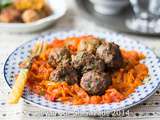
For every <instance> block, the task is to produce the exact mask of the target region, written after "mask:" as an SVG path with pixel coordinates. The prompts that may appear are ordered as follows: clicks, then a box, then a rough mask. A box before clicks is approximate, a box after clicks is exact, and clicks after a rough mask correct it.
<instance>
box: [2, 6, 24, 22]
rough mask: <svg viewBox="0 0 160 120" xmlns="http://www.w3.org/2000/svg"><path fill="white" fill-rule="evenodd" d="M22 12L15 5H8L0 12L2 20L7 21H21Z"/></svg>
mask: <svg viewBox="0 0 160 120" xmlns="http://www.w3.org/2000/svg"><path fill="white" fill-rule="evenodd" d="M20 16H21V12H20V11H19V10H17V9H16V8H14V7H7V8H5V9H3V10H2V11H1V12H0V21H1V22H5V23H10V22H18V21H20Z"/></svg>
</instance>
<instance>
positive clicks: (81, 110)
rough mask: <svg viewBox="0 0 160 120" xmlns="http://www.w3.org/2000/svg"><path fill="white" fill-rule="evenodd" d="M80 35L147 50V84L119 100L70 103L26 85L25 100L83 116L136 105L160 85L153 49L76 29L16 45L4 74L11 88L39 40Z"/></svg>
mask: <svg viewBox="0 0 160 120" xmlns="http://www.w3.org/2000/svg"><path fill="white" fill-rule="evenodd" d="M81 35H94V36H96V37H99V38H104V39H106V40H109V41H113V42H115V43H117V44H119V45H120V47H121V48H125V49H127V50H137V51H139V52H142V53H144V54H145V55H146V58H145V59H144V60H143V61H142V62H143V63H144V64H145V65H147V67H148V69H149V76H148V77H147V78H146V79H145V80H144V85H141V86H139V87H137V88H136V90H135V92H134V93H132V94H131V95H130V96H129V97H128V98H127V99H125V100H123V101H121V102H119V103H111V104H99V105H93V104H89V105H68V104H63V103H61V102H51V101H48V100H46V99H45V98H44V97H42V96H38V95H36V94H34V93H33V92H30V91H29V90H28V89H27V88H26V89H25V90H24V94H23V96H22V97H23V98H24V99H25V100H26V101H28V102H30V103H32V104H35V105H38V106H40V107H43V108H47V109H49V110H56V111H64V112H69V113H74V112H76V113H78V114H80V115H81V114H82V115H84V114H87V113H88V114H89V115H102V113H103V114H105V113H108V112H112V111H115V110H123V109H126V108H129V107H132V106H134V105H137V104H139V103H141V102H142V101H144V100H146V99H147V98H148V97H150V96H151V95H152V94H153V93H154V92H155V90H156V89H157V88H158V86H159V84H160V61H159V59H157V57H156V55H155V54H154V53H153V52H152V50H150V49H149V48H148V47H146V46H144V45H142V44H140V43H138V42H136V41H132V40H130V39H129V38H127V37H125V36H122V35H120V34H117V33H108V32H104V33H103V32H101V33H100V32H87V33H86V32H77V31H70V32H59V33H48V34H46V35H44V36H39V37H38V38H34V39H33V40H31V41H29V42H27V43H24V44H23V45H21V46H20V47H18V48H16V50H15V51H13V52H12V53H11V54H10V56H9V57H8V59H7V60H6V62H5V65H4V77H5V80H6V82H7V83H8V85H9V87H12V85H13V84H14V81H15V78H14V76H15V75H16V74H18V72H19V70H20V69H19V66H18V63H19V62H21V61H23V60H24V59H25V58H26V57H27V56H28V55H29V51H30V50H31V49H32V47H33V46H34V44H35V42H36V41H37V40H47V41H52V40H53V39H55V38H59V39H64V38H66V37H71V36H81ZM104 112H105V113H104Z"/></svg>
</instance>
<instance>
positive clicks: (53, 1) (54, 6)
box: [0, 0, 67, 32]
mask: <svg viewBox="0 0 160 120" xmlns="http://www.w3.org/2000/svg"><path fill="white" fill-rule="evenodd" d="M47 4H48V5H49V7H50V8H51V10H52V11H53V12H52V13H51V15H49V16H48V17H45V18H42V19H40V20H38V21H35V22H32V23H27V24H24V23H0V28H1V29H0V31H2V32H34V31H38V30H41V29H44V28H45V27H47V26H50V25H52V24H53V23H54V22H55V21H56V20H58V19H59V18H61V17H62V16H63V15H64V14H65V13H66V11H67V7H66V4H65V1H64V0H58V1H57V0H47Z"/></svg>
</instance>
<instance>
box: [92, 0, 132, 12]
mask: <svg viewBox="0 0 160 120" xmlns="http://www.w3.org/2000/svg"><path fill="white" fill-rule="evenodd" d="M90 2H91V3H92V4H93V5H94V9H95V11H96V12H98V13H101V14H104V15H115V14H118V13H119V12H120V11H121V10H122V9H123V8H125V7H127V6H128V5H129V1H128V0H90Z"/></svg>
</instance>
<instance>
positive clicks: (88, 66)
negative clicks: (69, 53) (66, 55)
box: [72, 51, 105, 73]
mask: <svg viewBox="0 0 160 120" xmlns="http://www.w3.org/2000/svg"><path fill="white" fill-rule="evenodd" d="M72 64H73V66H74V67H75V68H76V69H82V72H83V73H84V72H86V71H88V70H92V69H98V70H100V71H103V70H104V69H105V63H104V61H103V60H101V59H99V58H98V57H97V56H95V55H94V54H92V53H89V52H86V51H80V52H78V53H77V55H76V56H73V57H72Z"/></svg>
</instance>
